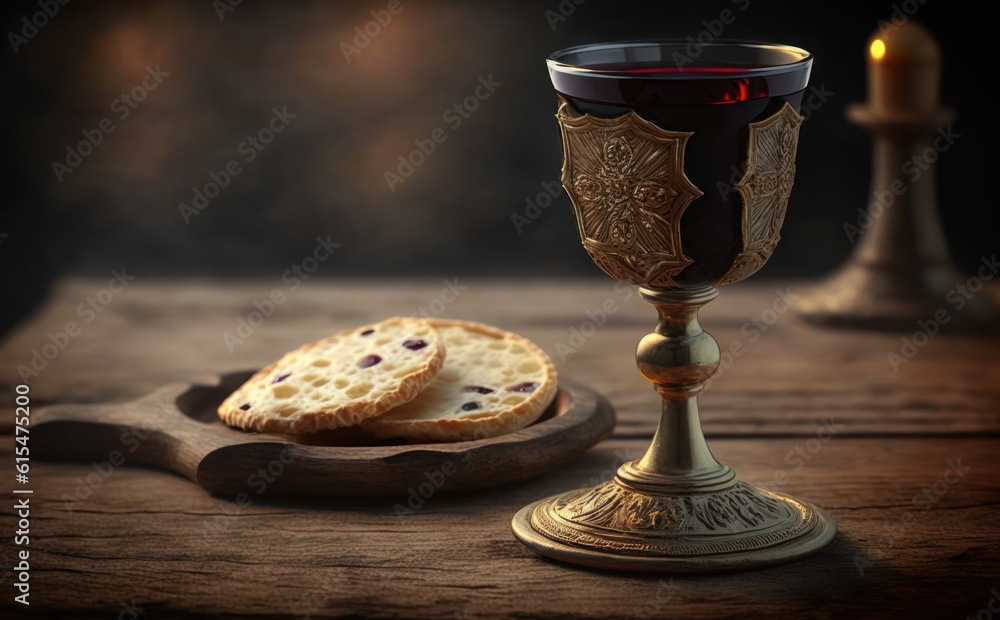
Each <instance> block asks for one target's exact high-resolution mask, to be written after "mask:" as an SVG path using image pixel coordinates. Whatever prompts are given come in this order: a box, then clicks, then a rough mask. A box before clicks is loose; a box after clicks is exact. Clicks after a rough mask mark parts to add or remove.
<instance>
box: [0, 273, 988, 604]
mask: <svg viewBox="0 0 1000 620" xmlns="http://www.w3.org/2000/svg"><path fill="white" fill-rule="evenodd" d="M105 284H106V282H97V281H89V280H71V281H66V282H63V283H62V284H61V285H60V286H58V287H57V289H56V290H55V291H54V293H53V296H52V298H51V300H50V301H49V302H48V303H47V305H46V306H45V307H44V308H42V309H41V310H40V311H39V312H38V313H36V314H35V316H34V317H33V318H32V319H30V320H28V321H27V322H25V323H24V324H23V325H21V326H20V327H19V328H18V329H17V330H16V331H15V332H14V333H13V334H11V335H10V336H9V337H8V338H7V339H6V341H5V342H4V343H3V345H2V348H0V372H2V374H0V381H2V388H3V389H2V393H3V394H4V395H5V396H4V399H5V403H4V407H5V415H4V417H3V421H4V424H6V425H7V427H6V430H7V432H8V433H9V431H10V426H9V425H10V421H11V420H12V418H13V416H12V404H13V399H14V386H15V385H16V384H17V383H20V379H19V377H18V375H17V371H16V368H17V365H18V364H23V363H28V362H29V361H30V357H31V351H32V349H35V348H39V347H42V346H43V345H45V344H46V343H47V342H48V341H49V340H48V337H47V334H48V333H49V332H56V331H58V330H61V329H63V326H64V325H65V323H66V322H67V321H70V320H75V321H77V322H78V323H81V331H80V333H79V334H78V335H76V336H74V337H73V338H72V339H71V341H70V342H69V343H68V344H67V346H66V348H65V349H64V350H63V351H61V352H60V353H59V355H58V356H57V357H56V358H55V359H54V360H52V361H51V362H49V363H48V366H47V367H46V368H45V369H44V370H43V371H42V372H41V373H40V375H39V376H38V377H35V378H33V379H32V380H31V386H32V391H31V395H32V404H33V405H34V406H41V405H43V404H46V403H53V402H69V401H80V402H100V401H119V400H124V399H127V398H130V397H135V396H139V395H142V394H144V393H146V392H148V391H150V390H152V389H153V388H155V387H157V386H158V385H160V384H162V383H164V382H168V381H172V380H176V379H186V378H192V377H197V376H198V375H202V374H204V373H218V372H225V371H230V370H236V369H244V368H250V367H257V366H260V365H262V364H264V363H265V362H269V361H271V360H272V359H273V358H275V357H276V356H277V355H279V354H280V353H281V352H283V351H285V350H286V349H289V348H291V347H294V346H296V345H298V344H299V343H301V342H304V341H306V340H311V339H314V338H317V337H320V336H323V335H325V334H328V333H330V332H332V331H334V330H337V329H340V328H343V327H347V326H350V325H353V324H356V323H359V322H362V321H367V320H372V319H375V318H379V317H383V316H387V315H392V314H403V315H409V314H414V313H419V312H421V311H422V310H421V309H422V308H423V309H426V311H428V312H443V313H444V314H445V315H447V316H453V317H459V318H468V319H474V320H479V321H484V322H488V323H492V324H496V325H498V326H500V327H504V328H508V329H512V330H516V331H518V332H520V333H522V334H524V335H526V336H528V337H530V338H532V339H534V340H535V342H537V343H538V344H539V345H540V346H542V347H543V348H544V349H546V350H547V351H548V352H549V353H550V355H552V356H553V358H554V360H555V361H556V364H557V366H558V368H559V371H560V373H562V375H563V376H565V377H571V378H573V379H575V380H577V381H580V382H585V383H588V384H589V385H591V386H593V387H594V388H595V389H597V390H598V391H600V392H602V393H603V394H605V395H606V396H607V397H608V398H609V399H610V400H611V402H612V403H613V404H614V405H615V406H616V409H617V412H618V426H617V429H616V432H615V434H614V436H613V437H612V438H611V439H609V440H607V441H605V442H603V443H601V444H599V445H598V446H597V447H596V448H594V449H593V450H591V451H590V452H589V453H587V454H586V455H585V456H583V457H582V458H580V459H578V460H577V461H575V462H573V463H571V464H569V465H567V466H564V467H562V468H560V469H558V470H556V471H554V472H552V473H550V474H548V475H546V476H544V477H542V478H539V479H536V480H533V481H530V482H528V483H525V484H520V485H515V486H508V487H504V488H499V489H494V490H490V491H482V492H476V493H469V494H464V495H460V496H447V495H444V494H438V495H435V496H433V497H431V498H430V499H429V500H428V501H427V503H426V505H425V506H424V507H423V508H422V509H420V510H417V511H416V513H415V514H412V515H402V516H399V515H397V514H396V512H395V511H394V509H393V506H394V504H395V503H396V501H397V500H396V499H391V498H386V499H368V500H354V499H350V500H335V501H324V502H306V501H301V500H298V501H291V502H280V503H278V502H275V503H268V502H267V501H266V497H265V498H264V499H261V500H259V501H256V502H255V503H253V504H252V505H250V506H248V507H239V506H236V505H235V504H233V503H231V502H229V501H227V500H225V499H222V498H216V497H212V496H210V495H208V494H207V493H205V492H204V491H203V490H201V489H200V488H199V487H197V486H195V485H193V484H192V483H190V482H188V481H187V480H185V479H182V478H180V477H177V476H174V475H172V474H168V473H164V472H160V471H154V470H146V469H139V468H131V467H128V466H125V467H120V468H117V469H115V470H114V472H113V473H112V475H110V476H109V477H108V478H107V479H106V480H103V481H102V482H101V483H100V484H98V485H96V486H95V487H94V488H92V489H84V490H89V491H90V494H89V496H88V497H86V499H85V500H83V501H82V502H80V503H78V504H71V503H70V502H67V501H65V500H64V497H66V496H70V495H73V494H75V493H77V490H78V487H79V486H80V482H81V480H83V479H85V478H86V477H87V476H88V474H90V473H91V472H93V469H92V467H91V466H90V465H83V464H81V465H67V464H55V463H43V462H37V461H36V462H33V463H32V469H31V474H32V484H33V486H34V487H35V495H34V496H33V500H32V513H31V518H32V522H31V545H30V549H31V558H32V560H33V563H32V573H31V580H30V581H31V584H32V590H31V598H30V600H31V607H30V612H31V613H30V614H27V613H25V611H26V609H25V608H24V607H22V606H20V605H15V604H14V603H13V602H12V599H13V596H14V594H15V592H14V590H13V588H12V587H10V586H11V583H10V582H11V579H12V577H11V574H10V573H7V572H5V573H3V574H2V575H3V581H4V587H3V588H2V591H3V592H4V595H3V601H2V607H0V613H2V614H3V616H4V617H21V616H23V617H38V616H40V615H43V614H45V613H46V612H47V613H48V614H50V615H52V616H54V617H67V616H68V615H69V614H70V613H71V612H77V613H79V614H82V615H83V616H85V617H95V618H96V617H100V618H109V617H115V616H117V617H120V618H129V617H132V614H137V615H138V617H141V618H153V617H178V616H193V615H200V616H205V617H216V618H222V617H227V618H228V617H233V616H235V615H240V616H243V615H247V616H255V617H260V618H296V617H297V618H303V617H307V616H308V617H312V618H328V617H329V618H334V617H336V618H342V617H428V618H478V617H506V618H510V617H518V618H528V617H546V618H562V617H566V618H622V617H629V616H631V617H636V618H639V617H704V618H718V617H724V616H739V615H746V616H764V617H838V618H839V617H884V616H899V617H954V618H964V617H966V616H972V617H975V616H976V614H977V613H978V612H980V610H984V609H988V605H992V606H993V609H1000V598H996V597H998V592H1000V344H998V342H997V341H991V340H987V339H981V338H975V337H971V336H950V335H941V336H936V337H933V338H930V339H929V340H928V341H927V342H926V344H925V345H924V346H923V347H920V348H918V349H916V350H915V352H916V354H915V355H913V356H912V359H909V360H908V361H907V362H906V363H904V364H901V365H898V372H895V371H894V369H893V367H892V365H891V363H890V360H889V358H888V357H887V354H888V353H890V352H893V351H895V352H899V351H900V349H901V347H902V342H901V339H900V338H901V337H900V335H892V334H881V333H874V332H855V331H828V330H819V329H815V328H812V327H809V326H806V325H804V324H803V323H802V322H801V321H800V320H798V318H797V317H795V316H794V313H793V312H776V311H775V307H776V306H775V302H776V301H777V300H779V299H782V297H783V295H779V294H777V292H776V289H777V288H778V286H779V285H778V284H777V283H771V282H767V281H764V282H757V283H750V284H744V285H739V286H735V287H729V288H727V289H726V290H725V291H724V292H723V294H722V295H721V296H720V297H719V299H718V300H716V301H715V302H712V303H711V304H709V305H708V307H707V308H706V309H705V310H704V311H703V313H702V319H703V324H704V325H705V326H706V328H707V329H708V330H709V331H710V332H711V333H712V334H713V335H714V336H715V337H716V339H718V341H719V342H720V344H721V346H722V348H723V351H734V350H735V351H739V354H738V355H730V356H725V359H724V363H725V362H726V361H728V362H730V363H729V365H728V367H725V368H724V369H723V370H720V372H719V374H718V375H717V378H716V380H715V381H714V382H713V384H712V385H711V386H710V388H709V389H708V390H707V391H706V392H705V393H704V395H703V397H702V400H701V403H702V411H703V418H704V426H705V430H706V434H707V435H708V436H709V437H710V440H711V445H712V447H713V450H714V451H715V454H716V456H718V457H719V458H720V459H721V460H722V461H724V462H725V463H727V464H729V465H731V466H732V467H734V468H735V469H736V470H737V472H739V473H740V474H741V476H742V477H743V478H744V479H746V480H748V481H750V482H754V483H758V484H763V485H764V486H766V487H768V488H772V489H774V488H777V489H780V490H781V491H783V492H787V493H791V494H793V495H798V496H801V497H803V498H806V499H808V500H809V501H811V502H814V503H816V504H818V505H820V506H822V507H824V508H826V509H827V510H828V511H829V512H830V513H831V514H832V515H833V517H834V518H835V519H836V520H837V525H838V528H839V531H838V534H837V537H836V539H835V540H834V542H833V543H831V544H830V546H829V547H827V548H826V549H825V550H823V551H822V552H821V553H820V554H819V555H817V556H814V557H812V558H809V559H806V560H802V561H799V562H796V563H793V564H789V565H785V566H781V567H776V568H772V569H768V570H761V571H757V572H750V573H742V574H729V575H718V576H674V577H672V578H670V577H666V576H664V577H662V578H661V577H656V576H634V575H616V574H608V573H602V572H597V571H590V570H584V569H579V568H574V567H569V566H563V565H559V564H556V563H552V562H549V561H546V560H543V559H541V558H539V557H538V556H536V555H534V554H532V553H531V552H529V551H527V550H526V549H525V548H524V547H522V546H521V545H520V544H519V543H518V542H517V541H515V540H514V538H513V537H512V536H511V533H510V520H511V517H512V516H513V514H514V512H515V511H516V510H517V509H518V508H520V507H521V506H523V505H524V504H526V503H529V502H531V501H532V500H535V499H539V498H541V497H543V496H548V495H550V494H552V493H554V492H557V491H560V490H563V489H569V488H574V487H579V486H582V485H586V484H591V483H593V482H595V481H597V480H599V479H601V478H603V477H608V476H610V475H611V474H612V472H613V471H614V468H615V467H616V466H617V465H618V464H619V463H620V462H621V460H622V458H629V457H635V456H638V455H639V454H640V452H641V450H642V449H643V448H644V447H645V446H646V444H647V442H648V440H649V438H650V436H651V433H652V431H653V428H654V425H655V421H656V411H657V397H656V395H655V393H654V392H653V391H652V390H651V389H650V387H649V386H648V385H647V384H646V383H645V381H644V380H643V379H641V378H640V376H639V375H638V373H637V372H636V371H635V366H634V360H633V353H634V349H635V344H636V342H637V341H638V339H639V338H640V337H641V336H642V335H643V334H645V333H646V332H647V331H648V330H649V329H650V328H651V327H652V324H653V316H654V313H653V311H652V309H651V308H650V307H648V306H647V305H646V304H645V303H644V302H643V301H641V300H640V299H638V297H637V296H636V295H634V294H631V293H630V291H629V290H628V289H622V288H621V287H619V288H617V289H616V288H615V286H614V283H612V282H610V281H608V280H593V281H581V282H513V281H498V280H485V279H482V280H477V279H466V278H459V280H458V286H455V283H454V282H453V283H452V287H451V288H452V290H453V291H454V290H455V289H457V290H458V292H459V295H458V296H457V298H453V293H452V294H448V293H445V294H442V291H446V290H448V286H447V285H446V283H444V282H441V281H419V282H414V281H379V282H375V283H371V282H365V283H362V282H318V281H312V282H308V283H307V285H306V286H303V287H302V288H300V289H299V290H297V291H285V292H286V293H287V294H288V295H287V299H286V301H285V302H284V303H283V304H281V305H279V306H278V308H277V309H276V311H275V312H274V314H273V315H272V316H271V317H269V318H268V319H267V320H266V321H264V323H263V324H262V325H261V326H259V327H257V328H256V329H255V330H254V332H253V334H252V336H251V337H249V338H248V339H246V341H245V342H243V343H242V344H236V345H235V347H234V351H233V352H230V350H229V349H228V348H227V345H226V343H225V342H224V340H223V333H224V332H226V331H230V332H233V331H234V330H235V328H236V321H237V317H240V316H244V317H245V316H246V315H247V314H248V313H249V312H250V311H252V310H253V309H254V306H253V301H254V300H260V299H264V298H265V297H267V296H268V294H269V292H270V291H271V290H272V289H274V288H276V287H279V288H280V287H281V286H282V285H281V283H280V282H278V283H276V282H259V283H241V284H232V283H225V284H220V283H216V282H188V281H184V282H174V281H152V280H142V279H137V280H136V281H135V282H133V283H130V285H129V286H128V288H126V289H125V290H124V291H123V292H121V293H119V294H117V295H115V296H114V298H113V300H111V302H110V303H109V304H108V305H107V306H106V307H103V309H102V311H101V312H100V313H98V314H96V316H95V317H94V318H93V320H92V321H91V322H89V323H84V322H83V321H82V318H83V317H82V316H81V315H79V314H78V313H77V307H78V305H79V304H80V303H81V302H85V301H86V300H87V297H88V296H92V295H95V294H96V293H97V292H98V291H99V290H100V289H101V288H102V287H103V286H104V285H105ZM461 287H467V288H464V289H463V288H461ZM780 288H781V289H782V290H784V289H785V288H786V286H785V283H783V284H782V285H781V287H780ZM804 289H805V284H804V283H801V282H800V283H792V284H791V286H790V289H789V292H790V293H791V295H793V296H794V295H795V294H797V293H800V292H802V291H803V290H804ZM995 292H996V289H991V292H990V294H993V293H995ZM626 297H628V298H626ZM784 297H788V294H787V293H786V294H785V295H784ZM607 299H611V300H613V301H614V312H612V313H610V316H609V317H608V318H607V322H606V324H604V325H603V326H601V327H600V328H599V329H597V330H596V333H594V334H593V335H592V336H591V337H590V338H585V339H583V340H582V341H581V340H578V339H573V338H572V331H571V329H572V328H576V329H580V326H581V325H582V324H583V323H584V322H585V321H587V320H588V315H587V312H588V311H596V310H597V309H599V308H600V307H601V306H602V305H603V304H604V303H605V300H607ZM448 300H452V301H451V303H448ZM792 303H794V297H793V298H792ZM943 303H944V302H943ZM783 307H784V302H779V303H777V308H779V309H780V308H783ZM755 317H756V318H757V319H758V323H757V324H756V325H755V324H754V323H753V322H752V321H753V320H754V319H755ZM767 323H770V324H769V325H767ZM765 327H766V328H767V329H766V331H765V330H764V328H765ZM915 329H916V327H915ZM585 331H586V332H587V333H589V332H590V330H589V329H586V330H585ZM918 340H919V341H920V342H923V339H922V338H919V337H918ZM734 343H741V345H742V346H739V345H737V346H736V347H735V349H734V348H732V347H733V346H734ZM560 344H562V345H565V346H560ZM566 347H573V348H574V350H573V351H572V352H569V353H567V348H566ZM557 351H558V352H557ZM904 359H905V358H904ZM824 426H826V427H828V428H830V427H832V428H834V429H835V430H836V434H835V435H834V436H833V438H832V439H830V440H829V441H827V442H820V441H819V440H818V439H817V437H821V436H822V437H825V436H826V434H825V433H820V430H821V429H822V428H824ZM0 441H2V442H3V444H4V451H3V458H4V462H3V463H2V469H3V471H4V472H5V473H4V475H3V479H4V480H6V481H9V482H8V484H11V485H13V482H12V480H11V478H12V475H13V474H12V473H10V472H11V469H12V466H13V463H12V456H11V454H12V450H11V447H12V446H13V444H14V441H13V438H12V437H11V436H10V435H9V434H7V435H6V436H3V437H0ZM950 468H952V469H960V470H961V475H960V476H959V475H958V474H956V473H952V474H949V475H948V476H947V479H948V480H951V483H948V482H944V480H945V479H946V476H945V473H946V472H947V471H949V469H950ZM8 488H10V487H8ZM924 489H927V490H928V491H927V493H928V494H929V495H928V496H926V497H925V496H923V495H921V493H923V490H924ZM931 500H933V501H931ZM13 503H14V502H13V500H9V501H6V502H4V509H3V516H2V518H0V522H2V531H3V532H4V534H3V536H2V543H0V560H2V561H3V562H4V565H5V568H7V567H10V566H11V565H12V564H14V563H15V558H14V555H13V554H14V546H13V545H12V542H13V535H12V532H13V530H14V529H15V520H14V516H13V513H12V511H11V506H12V505H13ZM140 609H141V611H140ZM988 613H990V612H988V611H986V612H983V614H982V615H980V617H981V618H986V617H989V616H987V615H986V614H988ZM994 617H997V616H996V615H994Z"/></svg>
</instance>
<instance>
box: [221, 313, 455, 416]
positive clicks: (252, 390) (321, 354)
mask: <svg viewBox="0 0 1000 620" xmlns="http://www.w3.org/2000/svg"><path fill="white" fill-rule="evenodd" d="M444 359H445V348H444V345H443V344H442V340H441V337H440V336H439V334H438V332H437V330H436V329H435V328H434V327H433V326H431V324H430V323H429V322H428V321H427V320H425V319H417V318H399V317H396V318H392V319H387V320H385V321H382V322H380V323H374V324H372V325H365V326H362V327H358V328H355V329H349V330H345V331H342V332H339V333H337V334H334V335H333V336H329V337H327V338H323V339H321V340H317V341H315V342H310V343H308V344H305V345H303V346H301V347H299V348H298V349H296V350H294V351H292V352H290V353H287V354H285V356H284V357H282V358H281V359H280V360H278V361H277V362H275V363H273V364H271V365H270V366H267V367H266V368H264V369H262V370H261V371H259V372H257V373H256V374H255V375H254V376H252V377H251V378H250V379H249V380H248V381H247V382H246V383H244V384H243V385H242V386H241V387H240V388H239V389H237V390H236V391H235V392H233V393H232V394H231V395H230V396H229V397H228V398H226V400H225V401H223V403H222V404H221V405H219V409H218V413H219V417H220V418H221V419H222V421H223V422H225V423H226V424H228V425H230V426H235V427H237V428H241V429H243V430H248V431H258V432H279V433H312V432H315V431H318V430H323V429H333V428H339V427H342V426H353V425H355V424H358V423H360V422H361V421H363V420H365V419H368V418H370V417H372V416H377V415H379V414H381V413H384V412H386V411H389V410H390V409H392V408H394V407H398V406H399V405H402V404H403V403H406V402H408V401H410V400H411V399H413V398H414V397H415V396H416V395H417V394H418V393H420V391H421V390H422V389H424V387H425V386H426V385H427V384H428V383H429V382H430V381H431V379H433V378H434V376H435V375H436V374H438V372H439V371H440V370H441V367H442V364H443V363H444Z"/></svg>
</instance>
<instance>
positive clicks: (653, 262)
mask: <svg viewBox="0 0 1000 620" xmlns="http://www.w3.org/2000/svg"><path fill="white" fill-rule="evenodd" d="M556 118H557V119H558V120H559V126H560V127H561V129H562V138H563V156H564V159H563V169H562V184H563V187H564V188H565V189H566V193H567V194H568V195H569V197H570V200H571V201H572V203H573V209H574V211H575V212H576V219H577V225H578V226H579V229H580V238H581V239H582V240H583V246H584V248H586V250H587V252H588V253H589V254H590V256H591V258H593V260H594V262H595V263H597V266H598V267H600V268H601V269H603V270H604V272H605V273H607V274H608V275H609V276H611V277H612V278H615V279H617V280H624V281H626V282H631V283H632V284H638V285H643V286H654V287H671V286H674V280H673V278H674V276H676V275H677V274H678V273H680V272H681V270H683V269H684V268H685V267H687V266H688V265H690V264H691V263H692V262H693V261H692V260H691V259H690V258H688V257H687V256H685V255H684V252H683V250H682V249H681V230H680V222H681V215H682V214H683V213H684V209H686V208H687V206H688V205H689V204H690V203H691V201H692V200H694V199H695V198H697V197H698V196H701V194H702V192H701V191H700V190H698V188H697V187H695V186H694V184H693V183H691V181H690V180H689V179H688V178H687V176H685V175H684V147H685V146H686V145H687V140H688V137H690V136H691V135H692V134H691V133H690V132H688V133H685V132H677V131H666V130H663V129H660V128H659V127H657V126H656V125H654V124H653V123H650V122H649V121H646V120H644V119H642V118H640V117H639V116H638V115H636V114H635V113H634V112H629V113H628V114H625V115H624V116H619V117H617V118H613V119H603V118H597V117H594V116H591V115H589V114H584V115H582V116H579V115H574V114H573V111H572V110H571V108H570V107H569V105H568V104H567V103H565V102H563V103H562V104H561V105H560V106H559V112H558V114H556Z"/></svg>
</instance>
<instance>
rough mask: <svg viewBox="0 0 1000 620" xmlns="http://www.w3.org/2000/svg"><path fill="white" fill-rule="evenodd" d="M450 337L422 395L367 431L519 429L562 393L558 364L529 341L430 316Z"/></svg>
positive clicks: (422, 438) (394, 434) (422, 436)
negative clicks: (441, 361)
mask: <svg viewBox="0 0 1000 620" xmlns="http://www.w3.org/2000/svg"><path fill="white" fill-rule="evenodd" d="M430 322H431V325H433V326H434V327H435V328H436V329H437V330H438V333H439V334H441V338H442V340H443V341H444V346H445V349H446V350H447V352H448V353H447V357H446V358H445V362H444V367H443V368H442V369H441V372H439V373H438V375H437V376H436V377H435V378H434V379H433V380H432V381H431V382H430V383H428V384H427V387H425V388H424V390H423V391H422V392H420V394H418V395H417V396H416V398H414V399H413V400H411V401H409V402H408V403H406V404H404V405H400V406H399V407H396V408H395V409H392V410H391V411H388V412H386V413H384V414H382V415H380V416H378V417H373V418H370V419H368V420H365V421H364V422H363V423H362V425H361V428H362V430H364V431H365V432H367V433H369V434H371V435H374V436H376V437H379V438H382V439H388V438H404V439H407V440H409V441H411V442H437V441H464V440H470V439H483V438H486V437H494V436H497V435H502V434H504V433H509V432H512V431H516V430H518V429H521V428H524V427H525V426H527V425H529V424H531V423H532V422H534V421H535V420H537V419H538V418H539V416H541V414H542V413H543V412H544V411H545V409H546V408H548V406H549V405H550V404H551V403H552V400H553V399H554V398H555V395H556V387H557V385H556V384H557V376H556V369H555V366H554V365H553V363H552V360H551V359H549V356H548V355H546V353H545V352H544V351H542V350H541V349H540V348H538V347H537V346H535V344H534V343H532V342H531V341H530V340H528V339H526V338H522V337H521V336H518V335H517V334H514V333H511V332H507V331H503V330H500V329H497V328H495V327H490V326H488V325H482V324H480V323H472V322H468V321H457V320H447V319H431V320H430Z"/></svg>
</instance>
